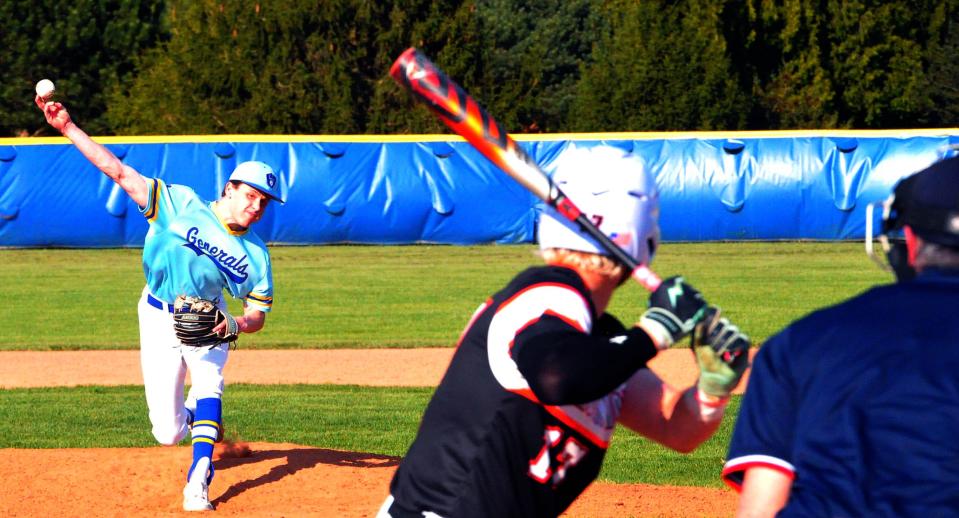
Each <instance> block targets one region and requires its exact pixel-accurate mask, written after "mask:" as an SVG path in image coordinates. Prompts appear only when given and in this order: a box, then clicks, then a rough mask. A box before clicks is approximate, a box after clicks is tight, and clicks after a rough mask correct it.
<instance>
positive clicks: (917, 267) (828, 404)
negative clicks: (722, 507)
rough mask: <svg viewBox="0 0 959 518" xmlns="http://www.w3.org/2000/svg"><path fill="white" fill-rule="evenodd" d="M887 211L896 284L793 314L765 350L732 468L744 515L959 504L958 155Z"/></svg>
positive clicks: (929, 509) (934, 512) (951, 511)
mask: <svg viewBox="0 0 959 518" xmlns="http://www.w3.org/2000/svg"><path fill="white" fill-rule="evenodd" d="M883 209H884V210H883V218H882V230H881V233H882V235H881V236H879V237H880V241H881V242H882V243H883V244H884V248H885V249H886V255H887V257H888V260H889V264H890V266H891V267H892V269H893V270H894V271H895V272H896V277H897V280H898V282H896V283H895V284H891V285H886V286H880V287H876V288H873V289H871V290H869V291H867V292H865V293H863V294H861V295H859V296H856V297H854V298H852V299H850V300H848V301H846V302H843V303H841V304H838V305H836V306H833V307H830V308H826V309H823V310H820V311H817V312H814V313H812V314H811V315H809V316H807V317H805V318H802V319H800V320H799V321H797V322H794V323H793V324H791V325H790V326H788V327H787V328H786V329H785V330H783V331H782V332H780V333H779V334H778V335H776V336H775V337H773V338H772V339H770V340H769V342H767V343H766V345H764V346H763V347H762V349H761V350H760V352H759V354H758V355H757V357H756V359H755V364H754V366H753V371H752V375H751V378H750V380H749V388H748V390H747V392H746V395H745V397H744V399H743V403H742V409H741V412H740V414H739V418H738V421H737V422H736V427H735V431H734V433H733V438H732V442H731V443H730V447H729V455H728V457H727V458H728V461H727V462H726V465H725V468H724V470H723V478H724V479H725V481H726V482H727V483H728V484H730V485H731V486H733V487H735V488H736V489H739V490H741V496H740V501H739V514H738V515H737V516H773V515H775V514H776V513H777V512H779V513H780V514H779V515H778V516H787V517H788V516H870V517H879V516H896V517H902V516H957V515H959V433H957V432H959V326H957V325H956V324H957V315H959V158H951V159H948V160H943V161H940V162H937V163H935V164H933V165H932V166H930V167H929V168H927V169H925V170H923V171H920V172H919V173H916V174H914V175H912V176H910V177H908V178H905V179H904V180H902V181H901V182H899V184H898V185H897V186H896V188H895V190H894V193H893V196H892V197H890V198H889V200H887V201H886V202H885V204H884V205H883ZM866 239H867V240H868V241H867V242H869V243H871V241H872V236H871V235H867V236H866Z"/></svg>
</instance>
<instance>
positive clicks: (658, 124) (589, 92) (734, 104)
mask: <svg viewBox="0 0 959 518" xmlns="http://www.w3.org/2000/svg"><path fill="white" fill-rule="evenodd" d="M603 9H604V12H605V15H606V17H607V19H608V21H609V23H610V25H609V29H608V30H607V31H606V32H605V33H603V34H602V35H600V36H599V37H598V39H597V43H596V47H595V48H594V50H593V54H592V58H591V62H589V63H588V64H586V65H585V69H584V72H583V79H582V81H581V82H580V85H579V91H578V92H577V93H578V96H577V98H576V100H575V102H574V105H573V109H572V113H571V115H572V117H571V119H570V121H569V123H570V126H571V128H572V129H573V130H576V131H655V130H717V129H738V128H741V127H743V126H744V123H745V120H746V114H747V113H748V112H749V109H750V107H749V104H748V98H747V96H746V95H744V94H743V92H741V91H740V90H739V89H738V88H737V81H736V75H735V73H734V72H733V69H732V67H731V64H730V62H729V57H728V54H727V52H726V45H725V41H724V39H723V36H722V32H721V30H720V29H721V28H720V21H721V18H720V14H721V13H722V9H723V3H722V2H714V1H708V0H685V1H682V2H668V1H653V2H633V1H630V0H617V1H610V2H608V3H606V4H605V5H604V8H603Z"/></svg>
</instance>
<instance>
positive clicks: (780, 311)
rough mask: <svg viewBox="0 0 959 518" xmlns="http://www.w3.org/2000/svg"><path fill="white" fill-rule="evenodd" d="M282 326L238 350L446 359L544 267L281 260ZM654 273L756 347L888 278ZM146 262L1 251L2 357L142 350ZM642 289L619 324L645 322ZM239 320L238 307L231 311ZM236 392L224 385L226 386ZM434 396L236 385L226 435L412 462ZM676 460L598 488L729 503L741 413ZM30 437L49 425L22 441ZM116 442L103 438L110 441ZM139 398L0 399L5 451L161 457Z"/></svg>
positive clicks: (804, 268) (764, 252)
mask: <svg viewBox="0 0 959 518" xmlns="http://www.w3.org/2000/svg"><path fill="white" fill-rule="evenodd" d="M272 256H273V261H274V276H275V283H276V294H275V295H276V296H275V300H276V302H275V313H273V314H271V315H270V316H269V318H268V323H267V327H266V328H265V329H264V330H263V331H262V332H261V333H258V334H256V335H252V336H244V337H243V339H242V342H241V345H240V353H241V354H242V349H244V348H262V349H269V348H337V347H341V348H368V347H417V346H451V345H452V344H453V342H454V341H455V339H456V337H457V336H458V335H459V333H460V331H461V330H462V326H463V325H464V324H465V322H466V320H467V319H468V317H469V315H470V314H471V313H472V311H473V310H474V309H475V308H476V306H477V305H478V304H479V303H480V302H482V301H483V300H485V299H486V297H487V296H489V295H490V294H491V293H492V292H493V291H495V290H497V289H499V288H500V287H501V286H502V285H503V284H504V283H505V282H507V281H508V280H509V279H510V278H511V277H512V276H513V275H514V274H515V273H516V272H517V271H518V270H520V269H522V268H524V267H526V266H531V265H535V264H539V259H538V258H537V257H536V255H535V253H534V248H533V247H531V246H525V245H524V246H520V245H516V246H475V247H450V246H405V247H376V246H328V247H275V248H273V249H272ZM654 267H655V269H656V271H657V272H659V273H660V274H661V275H662V276H664V277H665V276H669V275H674V274H680V273H682V274H684V275H685V276H686V277H687V279H688V280H689V281H690V282H691V283H693V284H694V285H695V286H697V287H698V288H699V289H700V290H701V291H702V292H703V293H704V294H705V296H706V297H707V300H709V301H710V302H712V303H714V304H717V305H719V306H721V307H722V308H723V310H724V311H725V312H726V314H727V315H729V316H730V317H731V318H732V319H733V320H734V321H735V322H737V323H738V324H740V326H741V327H742V328H743V329H744V330H745V331H746V332H747V333H749V334H750V335H751V336H752V337H753V339H754V340H755V341H756V342H757V343H761V342H763V341H764V340H766V339H767V338H768V337H769V336H771V335H772V334H773V333H775V332H776V331H777V330H778V329H779V328H781V327H782V326H784V325H786V324H787V323H788V322H789V321H791V320H793V319H795V318H797V317H800V316H802V315H804V314H806V313H808V312H810V311H812V310H814V309H816V308H818V307H821V306H824V305H828V304H831V303H834V302H838V301H840V300H842V299H844V298H847V297H849V296H851V295H854V294H856V293H858V292H860V291H863V290H864V289H866V288H868V287H870V286H873V285H876V284H880V283H885V282H890V281H891V277H890V276H888V275H887V274H885V273H883V272H881V271H880V270H878V269H877V268H876V267H875V266H874V265H873V264H872V263H871V262H870V261H869V260H868V258H867V257H866V256H865V254H864V253H863V252H862V247H861V245H860V244H855V243H713V244H666V245H665V246H663V247H662V249H661V251H660V253H659V254H658V256H657V258H656V260H655V262H654ZM140 268H141V267H140V250H122V249H121V250H112V249H111V250H0V295H2V297H3V300H6V301H8V302H10V303H8V304H7V307H8V309H7V315H6V318H4V319H3V320H2V321H0V350H62V349H135V348H136V347H137V339H138V338H137V337H138V331H137V322H136V320H137V317H136V301H137V299H138V297H139V293H140V290H141V288H142V286H143V274H142V271H141V269H140ZM645 301H646V294H645V293H644V292H643V290H642V289H641V288H639V287H638V286H632V285H629V286H627V287H625V288H623V289H621V290H620V292H619V293H618V294H617V297H616V298H614V300H613V303H612V305H611V309H610V310H611V312H613V313H614V314H616V315H618V316H620V317H621V319H622V320H624V321H625V322H629V321H632V320H634V319H635V318H637V317H638V316H639V314H640V313H641V312H642V309H643V307H644V306H645ZM238 307H239V306H238V304H236V303H235V302H234V304H233V308H234V310H236V309H237V308H238ZM227 382H228V384H229V380H227ZM432 390H433V389H432V388H428V387H427V388H372V387H355V386H331V385H320V386H305V385H284V386H254V385H241V384H237V385H230V386H229V388H228V390H227V394H226V396H225V398H226V401H225V402H226V404H225V405H224V406H225V409H224V414H225V419H226V420H227V421H228V426H229V428H230V429H231V430H235V431H237V432H239V433H240V434H241V436H242V437H243V438H244V439H245V440H248V441H269V442H292V443H299V444H303V445H308V446H315V447H324V448H335V449H342V450H352V451H364V452H369V453H378V454H386V455H402V454H403V453H404V452H405V451H406V448H407V446H408V445H409V442H410V441H411V440H412V438H413V436H414V434H415V432H416V428H417V426H418V423H419V417H420V414H421V412H422V410H423V408H424V407H425V405H426V403H427V401H428V400H429V397H430V395H431V394H432ZM738 404H739V398H734V399H733V402H732V404H731V405H730V408H729V411H728V415H727V417H726V419H725V420H724V423H723V426H722V428H721V429H720V431H719V433H717V434H716V436H714V437H713V438H712V439H710V440H709V441H707V442H706V443H705V444H704V445H702V446H701V447H700V448H699V449H698V450H697V451H696V452H694V453H692V454H690V455H680V454H677V453H674V452H671V451H669V450H666V449H665V448H662V447H660V446H658V445H656V444H653V443H651V442H649V441H647V440H645V439H642V438H640V437H638V436H636V435H635V434H632V433H631V432H628V431H625V430H620V431H618V432H617V434H616V436H615V438H614V440H613V444H612V447H611V448H610V450H609V455H608V457H607V462H606V464H605V466H604V469H603V472H602V475H601V478H602V479H604V480H611V481H616V482H646V483H653V484H677V485H691V486H709V487H719V486H720V485H721V484H720V482H719V478H718V475H719V471H720V468H721V466H722V463H723V458H724V455H725V450H726V445H727V444H728V442H729V437H730V434H731V431H732V426H733V422H734V420H735V416H736V413H737V409H738ZM24 423H43V425H42V426H35V427H32V428H31V433H30V434H24V433H23V430H24V429H23V424H24ZM105 432H106V433H105ZM153 444H154V442H153V439H152V436H151V435H150V432H149V424H148V421H147V416H146V405H145V402H144V398H143V389H142V387H79V388H71V389H66V388H56V389H14V390H3V391H0V448H65V447H129V446H149V445H153Z"/></svg>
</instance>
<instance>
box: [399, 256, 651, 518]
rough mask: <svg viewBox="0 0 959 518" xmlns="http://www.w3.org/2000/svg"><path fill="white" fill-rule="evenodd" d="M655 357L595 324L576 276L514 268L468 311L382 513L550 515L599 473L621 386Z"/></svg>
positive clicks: (639, 334)
mask: <svg viewBox="0 0 959 518" xmlns="http://www.w3.org/2000/svg"><path fill="white" fill-rule="evenodd" d="M655 354H656V348H655V345H654V344H653V343H652V341H651V340H650V338H649V337H648V336H647V335H646V333H645V332H643V331H642V330H640V329H638V328H632V329H629V330H626V329H624V328H623V326H622V324H620V323H619V322H618V321H616V319H615V318H613V317H611V316H609V315H605V314H604V315H603V316H602V317H599V318H597V316H596V314H595V307H594V305H593V303H592V301H591V298H590V295H589V292H588V291H587V289H586V286H585V285H584V283H583V281H582V279H581V278H580V277H579V275H578V274H577V273H576V272H575V271H573V270H570V269H568V268H562V267H556V266H544V267H536V268H530V269H528V270H526V271H524V272H522V273H520V274H519V275H518V276H517V277H516V278H515V279H513V280H512V281H511V282H510V283H509V284H508V285H507V286H506V287H505V288H504V289H503V290H502V291H500V292H499V293H497V294H496V295H494V296H493V297H492V298H490V299H489V300H488V301H486V302H485V303H484V304H483V305H481V306H480V308H479V309H478V310H477V311H476V313H475V314H474V315H473V318H472V320H471V321H470V323H469V325H468V326H467V328H466V330H465V331H464V333H463V336H462V337H461V338H460V343H459V345H458V347H457V350H456V352H455V354H454V356H453V359H452V361H451V363H450V366H449V368H448V369H447V371H446V374H445V375H444V377H443V379H442V381H441V382H440V385H439V387H438V388H437V390H436V392H435V393H434V395H433V398H432V400H431V401H430V403H429V406H428V407H427V408H426V412H425V414H424V416H423V420H422V423H421V425H420V429H419V432H418V433H417V437H416V439H415V440H414V442H413V444H412V446H411V447H410V449H409V452H408V453H407V455H406V456H405V458H404V459H403V461H402V463H401V464H400V466H399V468H398V470H397V472H396V474H395V475H394V477H393V481H392V483H391V485H390V494H391V500H390V501H388V504H387V506H386V507H384V510H387V511H388V513H389V515H390V516H392V517H393V518H403V517H407V516H416V517H419V518H422V517H423V516H441V517H470V516H486V517H492V516H496V517H509V516H523V517H533V516H558V515H559V514H560V513H562V512H563V511H564V510H565V509H566V508H567V507H568V506H569V505H570V504H571V503H572V502H573V500H575V499H576V497H577V496H579V494H580V493H582V492H583V490H585V489H586V487H587V486H588V485H589V484H590V483H591V482H592V481H593V480H594V479H595V478H596V476H597V475H598V474H599V470H600V467H601V465H602V462H603V457H604V455H605V453H606V448H607V446H608V444H609V440H610V437H611V435H612V433H613V429H614V427H615V424H616V420H617V418H618V416H619V413H620V407H621V404H622V393H623V388H624V386H625V382H626V381H627V380H628V379H629V378H630V376H632V374H633V373H635V372H636V371H637V370H638V369H640V368H644V367H645V365H646V362H647V361H648V360H649V359H651V358H652V357H653V356H655ZM424 513H427V514H424ZM429 513H432V514H429Z"/></svg>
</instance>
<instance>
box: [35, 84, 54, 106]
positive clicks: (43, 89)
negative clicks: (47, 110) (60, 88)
mask: <svg viewBox="0 0 959 518" xmlns="http://www.w3.org/2000/svg"><path fill="white" fill-rule="evenodd" d="M56 90H57V89H56V87H54V86H53V81H51V80H49V79H41V80H39V81H37V95H39V96H40V98H41V99H43V100H44V101H48V100H50V98H51V97H53V92H55V91H56Z"/></svg>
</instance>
